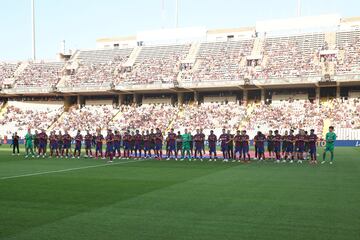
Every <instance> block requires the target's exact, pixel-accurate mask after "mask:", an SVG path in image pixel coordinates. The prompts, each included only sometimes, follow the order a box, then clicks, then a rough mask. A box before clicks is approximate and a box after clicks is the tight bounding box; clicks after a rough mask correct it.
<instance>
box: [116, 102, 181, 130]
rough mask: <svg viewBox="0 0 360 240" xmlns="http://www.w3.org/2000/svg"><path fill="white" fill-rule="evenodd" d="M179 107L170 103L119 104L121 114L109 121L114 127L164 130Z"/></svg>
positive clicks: (120, 128)
mask: <svg viewBox="0 0 360 240" xmlns="http://www.w3.org/2000/svg"><path fill="white" fill-rule="evenodd" d="M178 111H179V108H178V107H175V106H173V105H171V104H143V105H141V106H135V105H127V106H121V107H120V112H121V115H120V116H119V118H118V119H115V120H114V121H112V122H110V124H109V126H110V127H112V128H114V129H119V130H122V131H124V130H126V129H132V130H135V129H139V130H149V129H156V128H160V129H162V130H164V131H165V130H166V129H167V128H168V126H169V124H170V123H171V121H172V120H173V119H175V118H176V117H177V114H178Z"/></svg>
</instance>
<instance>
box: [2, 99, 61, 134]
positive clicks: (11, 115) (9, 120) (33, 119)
mask: <svg viewBox="0 0 360 240" xmlns="http://www.w3.org/2000/svg"><path fill="white" fill-rule="evenodd" d="M62 111H63V102H61V101H9V102H8V105H7V109H6V112H5V113H4V115H3V116H2V117H1V118H0V124H1V125H2V127H1V129H0V135H1V136H4V135H8V136H11V134H12V133H13V131H14V130H15V131H17V132H18V134H19V136H25V133H26V131H27V129H28V128H32V129H38V130H41V129H45V130H47V129H48V127H49V126H50V125H51V124H52V123H53V122H54V121H55V120H56V119H57V118H58V117H59V116H60V114H61V112H62Z"/></svg>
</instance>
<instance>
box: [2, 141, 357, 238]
mask: <svg viewBox="0 0 360 240" xmlns="http://www.w3.org/2000/svg"><path fill="white" fill-rule="evenodd" d="M0 239H26V240H29V239H31V240H32V239H36V240H42V239H44V240H45V239H46V240H49V239H66V240H68V239H76V240H81V239H87V240H89V239H94V240H95V239H96V240H99V239H106V240H108V239H126V240H128V239H217V240H218V239H277V240H278V239H291V240H294V239H317V240H319V239H324V240H325V239H326V240H329V239H334V240H335V239H336V240H340V239H341V240H343V239H349V240H355V239H360V148H336V151H335V164H333V165H330V164H328V163H327V164H324V165H320V164H318V165H316V166H311V165H309V164H307V163H306V164H305V163H304V164H302V165H300V164H289V163H286V164H275V163H270V162H267V163H258V162H256V161H254V162H252V163H251V164H241V163H222V162H219V161H218V162H199V161H196V162H185V161H184V162H179V161H178V162H176V161H156V160H147V159H146V160H132V159H130V160H115V162H114V163H112V164H107V163H105V162H104V161H103V160H95V159H37V158H36V159H24V156H11V153H10V148H9V146H2V147H0Z"/></svg>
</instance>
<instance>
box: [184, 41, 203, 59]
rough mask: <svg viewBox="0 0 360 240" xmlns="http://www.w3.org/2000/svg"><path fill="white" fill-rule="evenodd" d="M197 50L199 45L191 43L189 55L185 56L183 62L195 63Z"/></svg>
mask: <svg viewBox="0 0 360 240" xmlns="http://www.w3.org/2000/svg"><path fill="white" fill-rule="evenodd" d="M199 49H200V43H198V42H196V43H193V44H192V45H191V47H190V49H189V54H188V55H187V56H186V58H185V61H186V62H195V60H196V56H197V54H198V52H199Z"/></svg>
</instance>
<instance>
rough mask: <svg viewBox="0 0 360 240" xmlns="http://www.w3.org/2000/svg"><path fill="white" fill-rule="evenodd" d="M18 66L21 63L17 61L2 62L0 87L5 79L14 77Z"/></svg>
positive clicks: (0, 66)
mask: <svg viewBox="0 0 360 240" xmlns="http://www.w3.org/2000/svg"><path fill="white" fill-rule="evenodd" d="M18 66H19V64H17V63H4V62H0V87H1V86H2V85H3V82H4V80H5V79H7V78H11V77H14V72H15V71H16V69H17V68H18Z"/></svg>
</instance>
